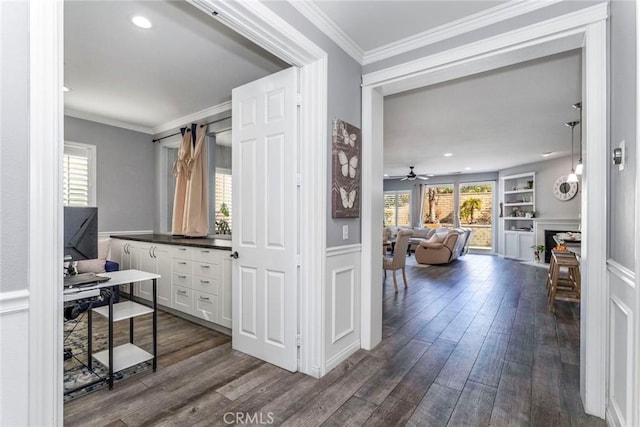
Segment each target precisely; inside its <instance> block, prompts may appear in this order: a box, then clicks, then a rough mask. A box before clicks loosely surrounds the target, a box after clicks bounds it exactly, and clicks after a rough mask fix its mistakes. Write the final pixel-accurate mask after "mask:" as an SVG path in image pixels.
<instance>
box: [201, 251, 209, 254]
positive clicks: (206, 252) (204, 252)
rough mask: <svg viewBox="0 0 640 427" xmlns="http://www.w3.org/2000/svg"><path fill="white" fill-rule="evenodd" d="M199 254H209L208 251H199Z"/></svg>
mask: <svg viewBox="0 0 640 427" xmlns="http://www.w3.org/2000/svg"><path fill="white" fill-rule="evenodd" d="M200 252H202V253H203V254H208V253H209V251H200Z"/></svg>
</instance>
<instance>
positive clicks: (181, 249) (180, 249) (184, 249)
mask: <svg viewBox="0 0 640 427" xmlns="http://www.w3.org/2000/svg"><path fill="white" fill-rule="evenodd" d="M178 250H179V251H186V250H187V248H178Z"/></svg>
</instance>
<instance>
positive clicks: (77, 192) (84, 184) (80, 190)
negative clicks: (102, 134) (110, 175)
mask: <svg viewBox="0 0 640 427" xmlns="http://www.w3.org/2000/svg"><path fill="white" fill-rule="evenodd" d="M95 154H96V147H95V145H88V144H80V143H77V142H65V143H64V156H63V165H62V168H63V171H62V175H63V184H62V193H63V201H62V202H63V205H64V206H95V205H96V185H95V181H96V175H95V170H96V166H95V165H96V155H95Z"/></svg>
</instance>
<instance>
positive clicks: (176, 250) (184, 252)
mask: <svg viewBox="0 0 640 427" xmlns="http://www.w3.org/2000/svg"><path fill="white" fill-rule="evenodd" d="M171 256H172V257H173V258H182V259H191V258H192V254H191V248H186V247H184V246H172V247H171Z"/></svg>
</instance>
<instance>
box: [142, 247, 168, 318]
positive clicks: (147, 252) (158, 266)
mask: <svg viewBox="0 0 640 427" xmlns="http://www.w3.org/2000/svg"><path fill="white" fill-rule="evenodd" d="M133 248H134V253H135V256H136V258H137V262H138V269H139V270H142V271H147V272H149V273H157V274H159V275H160V276H161V277H160V279H158V281H157V287H158V289H157V293H158V300H157V301H158V304H160V305H164V306H166V307H171V255H170V250H169V247H168V246H167V245H157V244H155V243H144V242H136V244H135V245H134V246H133ZM134 294H135V295H136V296H137V297H140V298H143V299H146V300H148V301H151V300H152V299H153V283H152V282H151V280H147V281H144V282H140V283H138V284H137V286H136V289H135V291H134Z"/></svg>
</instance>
